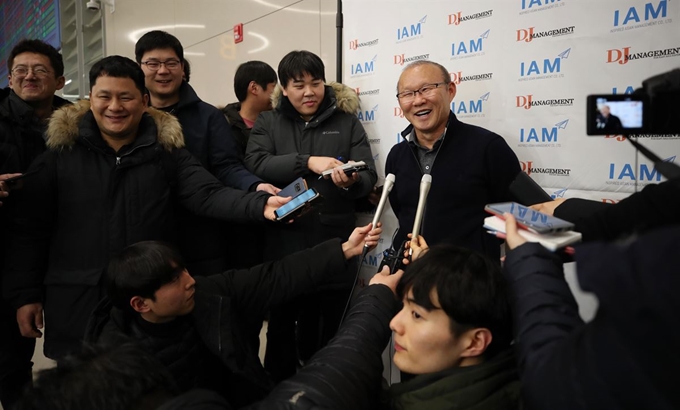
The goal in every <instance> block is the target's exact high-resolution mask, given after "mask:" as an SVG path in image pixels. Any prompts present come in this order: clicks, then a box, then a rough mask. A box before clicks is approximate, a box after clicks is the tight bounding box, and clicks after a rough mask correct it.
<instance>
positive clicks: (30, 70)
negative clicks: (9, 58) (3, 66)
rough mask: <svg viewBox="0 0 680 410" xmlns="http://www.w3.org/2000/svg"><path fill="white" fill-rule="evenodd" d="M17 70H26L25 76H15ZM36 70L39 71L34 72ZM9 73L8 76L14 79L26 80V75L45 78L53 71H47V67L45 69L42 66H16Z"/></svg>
mask: <svg viewBox="0 0 680 410" xmlns="http://www.w3.org/2000/svg"><path fill="white" fill-rule="evenodd" d="M17 69H20V70H26V73H25V74H17V73H16V70H17ZM36 69H37V70H40V71H36ZM43 70H44V71H45V72H44V73H43V72H42V71H43ZM9 72H10V74H12V76H13V77H16V78H26V77H27V76H28V73H33V76H34V77H38V78H46V77H47V76H48V75H49V74H50V73H53V72H54V71H50V70H48V69H47V67H45V66H43V65H38V66H33V67H28V66H24V65H18V66H16V67H14V68H12V69H11V70H10V71H9Z"/></svg>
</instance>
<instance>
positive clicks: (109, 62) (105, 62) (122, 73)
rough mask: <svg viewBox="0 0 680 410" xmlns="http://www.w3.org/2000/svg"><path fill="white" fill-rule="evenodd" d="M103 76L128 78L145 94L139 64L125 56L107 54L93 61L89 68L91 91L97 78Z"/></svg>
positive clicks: (142, 75)
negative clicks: (107, 55)
mask: <svg viewBox="0 0 680 410" xmlns="http://www.w3.org/2000/svg"><path fill="white" fill-rule="evenodd" d="M104 76H107V77H115V78H129V79H131V80H132V81H133V82H134V83H135V86H136V87H137V89H139V91H140V92H141V93H142V95H144V94H146V86H145V85H144V72H143V71H142V69H141V68H140V67H139V65H137V64H135V62H134V61H132V60H130V59H129V58H127V57H123V56H109V57H104V58H102V59H101V60H99V61H97V62H96V63H94V65H93V66H92V68H90V91H92V87H94V85H95V83H96V82H97V78H99V77H104Z"/></svg>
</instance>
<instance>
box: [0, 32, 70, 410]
mask: <svg viewBox="0 0 680 410" xmlns="http://www.w3.org/2000/svg"><path fill="white" fill-rule="evenodd" d="M7 67H8V69H9V71H10V75H9V87H7V88H4V89H1V90H0V181H4V180H5V179H8V178H9V177H16V176H18V175H19V174H21V173H24V172H26V170H27V169H28V166H29V165H30V164H31V162H33V160H34V159H35V158H36V157H37V156H38V155H40V154H42V153H43V152H44V151H45V139H44V137H43V133H44V132H45V128H46V127H47V119H48V118H49V116H50V115H51V114H52V111H54V110H55V109H57V108H59V107H62V106H64V105H67V104H69V102H68V101H66V100H64V99H63V98H60V97H57V96H55V95H54V93H55V92H56V91H57V90H60V89H61V88H62V87H63V86H64V76H63V75H64V62H63V60H62V57H61V54H59V52H58V51H57V50H56V49H55V48H54V47H52V46H51V45H49V44H46V43H44V42H42V41H40V40H22V41H20V42H19V43H17V44H16V45H15V46H14V48H12V51H10V53H9V55H8V56H7ZM20 186H21V184H20V183H12V184H10V183H3V182H0V205H2V207H1V208H0V290H2V284H1V281H2V276H3V268H4V264H5V263H4V257H5V250H6V249H7V246H8V241H9V237H8V235H7V228H8V226H9V224H10V223H11V221H12V219H13V215H14V213H15V210H16V208H15V205H16V201H14V198H13V196H10V191H11V190H13V189H18V188H19V187H20ZM5 198H6V199H5ZM0 294H1V292H0ZM0 334H1V335H2V337H0V403H2V405H3V406H4V407H5V408H6V409H8V408H10V407H11V405H12V401H13V400H14V399H15V398H16V397H18V394H19V393H20V391H21V386H23V385H24V384H26V383H29V382H30V381H31V366H32V363H31V357H33V350H34V349H35V340H34V339H27V338H24V337H22V336H21V333H20V332H19V327H18V326H17V320H16V309H14V308H12V307H11V306H10V305H9V304H8V303H6V302H5V301H4V299H2V298H1V297H0Z"/></svg>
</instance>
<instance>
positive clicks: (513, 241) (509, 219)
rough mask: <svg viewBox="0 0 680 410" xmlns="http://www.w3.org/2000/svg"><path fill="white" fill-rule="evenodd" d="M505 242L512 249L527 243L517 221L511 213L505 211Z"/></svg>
mask: <svg viewBox="0 0 680 410" xmlns="http://www.w3.org/2000/svg"><path fill="white" fill-rule="evenodd" d="M503 217H504V218H505V243H506V244H507V245H508V248H510V250H512V249H515V248H516V247H518V246H521V245H523V244H525V243H526V241H527V240H526V239H524V237H523V236H521V235H520V234H519V233H518V232H517V221H516V220H515V217H514V216H512V214H510V213H505V214H504V216H503Z"/></svg>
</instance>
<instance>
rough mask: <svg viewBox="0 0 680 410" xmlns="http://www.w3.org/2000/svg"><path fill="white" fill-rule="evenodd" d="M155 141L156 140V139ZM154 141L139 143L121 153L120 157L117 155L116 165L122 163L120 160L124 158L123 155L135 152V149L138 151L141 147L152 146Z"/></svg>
mask: <svg viewBox="0 0 680 410" xmlns="http://www.w3.org/2000/svg"><path fill="white" fill-rule="evenodd" d="M154 142H156V141H154ZM154 142H150V143H148V144H144V145H138V146H136V147H134V148H132V149H131V150H130V151H128V152H126V153H125V154H123V155H121V156H120V157H119V156H116V165H120V161H121V159H123V157H127V156H128V155H131V154H132V153H134V152H135V151H137V150H138V149H140V148H146V147H150V146H152V145H153V144H154Z"/></svg>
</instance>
